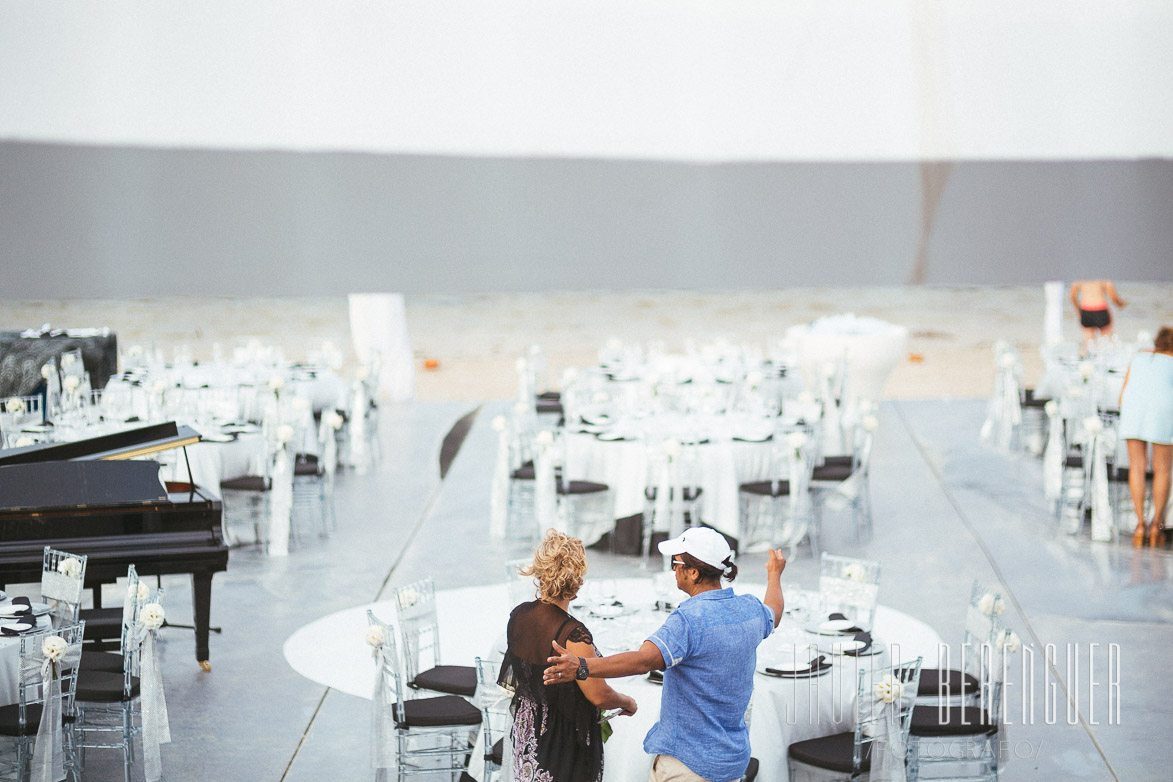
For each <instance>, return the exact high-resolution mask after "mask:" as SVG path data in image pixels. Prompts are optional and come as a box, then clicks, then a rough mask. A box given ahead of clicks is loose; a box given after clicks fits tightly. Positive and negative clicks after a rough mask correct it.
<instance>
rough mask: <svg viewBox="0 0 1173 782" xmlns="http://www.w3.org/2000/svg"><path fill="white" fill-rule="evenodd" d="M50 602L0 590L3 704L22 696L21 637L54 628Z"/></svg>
mask: <svg viewBox="0 0 1173 782" xmlns="http://www.w3.org/2000/svg"><path fill="white" fill-rule="evenodd" d="M50 610H51V609H50V607H49V605H48V604H47V603H42V602H39V601H34V600H32V599H30V598H28V597H23V596H19V595H18V596H11V595H9V594H7V593H5V592H2V591H0V704H7V703H16V701H17V698H18V697H19V691H18V687H19V675H20V636H22V635H24V634H26V633H34V632H37V631H40V630H47V629H49V628H50V627H52V617H51V616H50Z"/></svg>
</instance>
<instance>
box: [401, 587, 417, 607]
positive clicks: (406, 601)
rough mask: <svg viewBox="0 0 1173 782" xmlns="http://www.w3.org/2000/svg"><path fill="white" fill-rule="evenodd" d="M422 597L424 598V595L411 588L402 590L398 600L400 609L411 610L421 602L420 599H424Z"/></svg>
mask: <svg viewBox="0 0 1173 782" xmlns="http://www.w3.org/2000/svg"><path fill="white" fill-rule="evenodd" d="M422 597H423V595H421V594H420V593H419V592H417V591H416V590H414V589H412V588H410V587H408V588H407V589H401V590H399V598H398V600H399V607H400V608H411V607H412V606H413V605H415V604H416V603H418V602H419V601H420V598H422Z"/></svg>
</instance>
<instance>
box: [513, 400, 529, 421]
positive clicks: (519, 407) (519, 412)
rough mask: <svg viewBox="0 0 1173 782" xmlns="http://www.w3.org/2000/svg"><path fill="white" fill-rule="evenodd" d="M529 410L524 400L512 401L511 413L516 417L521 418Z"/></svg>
mask: <svg viewBox="0 0 1173 782" xmlns="http://www.w3.org/2000/svg"><path fill="white" fill-rule="evenodd" d="M529 411H530V408H529V405H527V404H526V403H525V402H514V403H513V415H515V416H517V417H518V418H521V417H522V416H523V415H526V414H527V413H529Z"/></svg>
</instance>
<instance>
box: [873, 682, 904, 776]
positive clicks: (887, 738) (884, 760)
mask: <svg viewBox="0 0 1173 782" xmlns="http://www.w3.org/2000/svg"><path fill="white" fill-rule="evenodd" d="M903 697H904V696H903V695H902V696H901V697H900V698H897V699H896V700H894V701H892V702H891V703H885V702H883V701H881V700H878V699H877V701H876V703H875V706H874V708H875V709H877V710H878V711H879V715H878V716H877V721H876V723H875V724H874V725H873V730H874V733H873V738H872V768H871V774H870V775H869V779H871V780H873V782H905V774H904V759H905V756H906V755H907V749H908V748H907V747H906V746H905V744H904V736H903V732H902V731H901V729H900V702H901V700H902V699H903ZM873 713H874V712H873Z"/></svg>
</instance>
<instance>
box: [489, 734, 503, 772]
mask: <svg viewBox="0 0 1173 782" xmlns="http://www.w3.org/2000/svg"><path fill="white" fill-rule="evenodd" d="M489 760H491V761H493V762H494V763H496V764H497V765H498V766H499V765H501V763H502V762H503V761H504V760H505V737H504V736H502V737H501V738H499V739H497V743H496V744H494V745H493V749H492V750H490V751H489Z"/></svg>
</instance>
